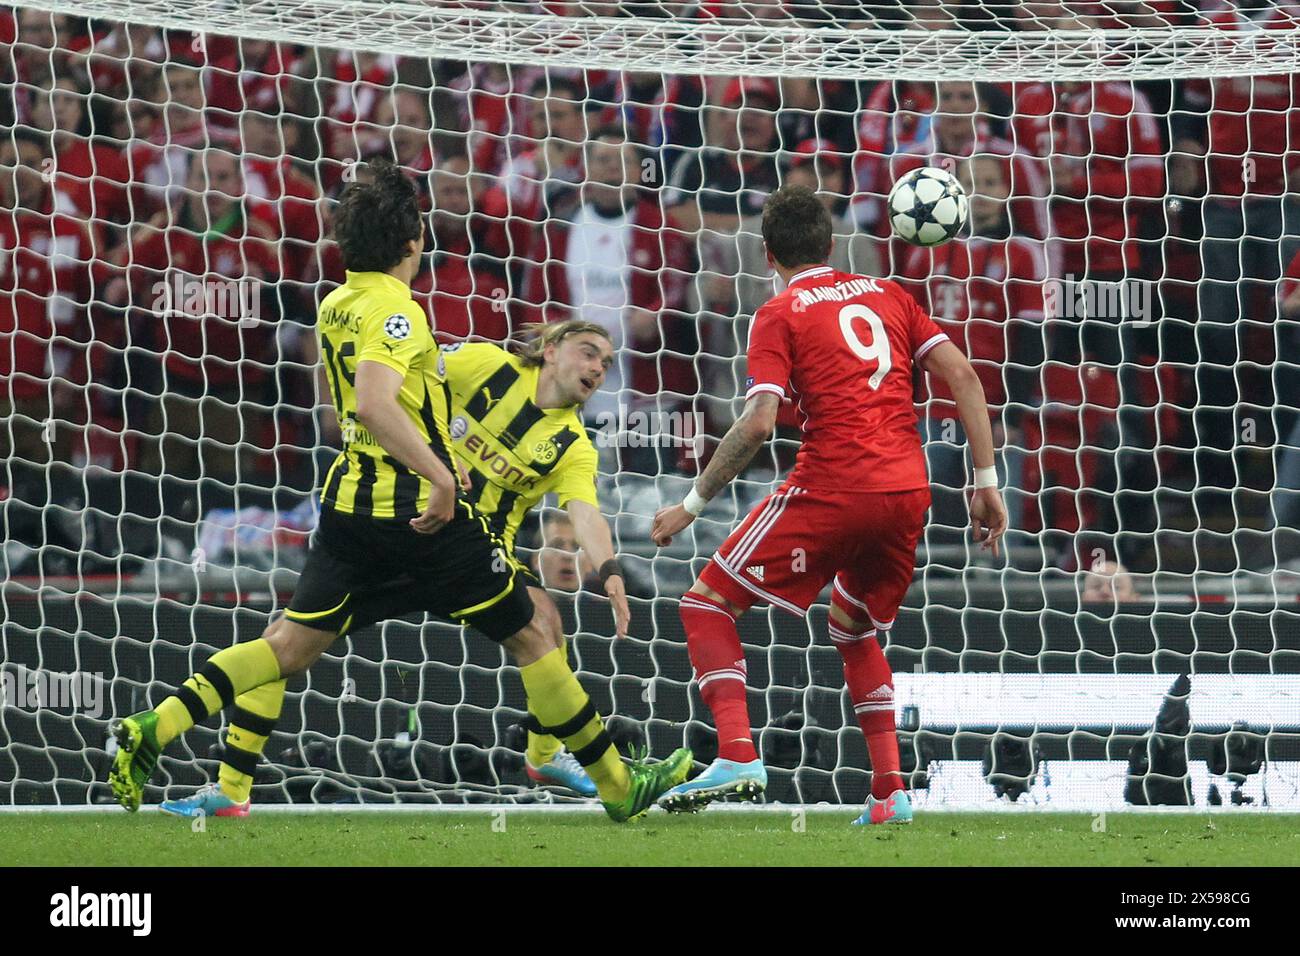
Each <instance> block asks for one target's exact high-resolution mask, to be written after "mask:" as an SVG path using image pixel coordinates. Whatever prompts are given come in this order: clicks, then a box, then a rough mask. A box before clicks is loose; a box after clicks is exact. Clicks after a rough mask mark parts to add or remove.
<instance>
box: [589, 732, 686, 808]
mask: <svg viewBox="0 0 1300 956" xmlns="http://www.w3.org/2000/svg"><path fill="white" fill-rule="evenodd" d="M694 763H695V758H694V755H693V754H692V753H691V752H690V750H689V749H687V748H686V747H680V748H678V749H677V750H674V751H673V752H672V753H671V754H669V755H668V759H667V760H660V761H658V762H656V763H650V762H649V761H647V760H645V759H634V760H629V761H628V765H627V772H628V775H629V776H630V777H631V778H632V784H631V787H630V788H629V789H628V794H627V798H626V799H625V800H623V801H621V802H620V803H608V802H605V801H601V802H602V803H603V804H604V807H605V812H606V813H608V814H609V816H610V819H611V820H613V821H614V822H615V823H627V822H628V821H629V820H635V819H636V818H637V817H639V816H640V815H641V814H643V813H645V812H646V811H647V810H648V809H650V807H652V806H654V802H655V800H657V799H658V798H659V796H660V795H661V794H663V793H664V792H666V791H668V790H670V789H672V788H673V787H675V786H677V785H678V784H679V783H681V782H682V781H683V780H685V779H686V775H687V774H688V773H690V772H691V767H692V766H694Z"/></svg>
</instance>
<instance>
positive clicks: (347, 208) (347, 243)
mask: <svg viewBox="0 0 1300 956" xmlns="http://www.w3.org/2000/svg"><path fill="white" fill-rule="evenodd" d="M421 234H422V223H421V217H420V200H419V196H418V194H417V193H416V190H415V183H413V182H412V181H411V179H410V177H409V176H407V175H406V174H405V173H403V172H402V171H401V169H399V168H398V167H397V166H395V165H393V163H392V162H390V161H389V160H387V159H376V160H372V161H370V162H367V163H366V164H365V165H364V167H362V168H360V169H358V170H357V178H356V180H355V181H354V182H352V183H350V184H349V185H348V187H347V189H345V190H343V196H342V198H340V199H339V205H338V209H337V210H336V211H335V213H334V239H335V241H336V242H337V243H338V244H339V252H341V253H342V255H343V267H344V268H345V269H347V270H348V271H350V272H387V271H388V270H389V269H391V268H393V266H395V265H397V264H398V263H399V262H401V261H402V260H403V259H405V258H406V254H407V250H406V247H407V244H408V243H409V242H410V241H411V240H412V239H419V238H420V236H421Z"/></svg>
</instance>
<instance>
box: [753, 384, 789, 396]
mask: <svg viewBox="0 0 1300 956" xmlns="http://www.w3.org/2000/svg"><path fill="white" fill-rule="evenodd" d="M759 392H772V393H773V394H776V395H780V396H781V397H782V398H785V389H783V388H782V387H781V386H780V385H773V384H772V383H771V382H759V383H758V384H757V385H751V386H750V387H749V391H747V392H746V393H745V399H746V400H749V399H751V398H753V397H754V396H755V395H757V394H758V393H759Z"/></svg>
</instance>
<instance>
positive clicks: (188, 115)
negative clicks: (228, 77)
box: [130, 63, 230, 220]
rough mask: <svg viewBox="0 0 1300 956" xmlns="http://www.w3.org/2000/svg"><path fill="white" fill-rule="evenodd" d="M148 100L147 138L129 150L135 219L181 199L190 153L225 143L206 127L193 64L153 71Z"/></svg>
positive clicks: (200, 87) (200, 88)
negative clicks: (152, 106)
mask: <svg viewBox="0 0 1300 956" xmlns="http://www.w3.org/2000/svg"><path fill="white" fill-rule="evenodd" d="M152 99H153V102H154V103H156V104H158V105H157V108H156V111H155V114H154V116H153V123H152V127H151V129H150V132H149V135H148V138H147V139H145V140H144V141H143V142H137V143H136V144H135V145H134V146H133V147H132V149H131V154H130V163H131V169H132V174H133V175H132V181H133V183H135V184H136V185H137V186H138V187H139V188H138V190H137V191H136V199H137V201H138V206H137V210H136V219H137V220H140V219H142V218H144V214H145V213H147V212H151V211H152V210H156V209H158V208H161V207H163V206H165V205H168V204H170V203H173V202H175V201H177V200H178V199H179V198H180V194H181V193H182V192H183V191H184V187H185V181H186V179H187V178H188V176H189V171H190V165H191V164H190V160H191V157H193V156H194V154H195V153H197V152H202V151H203V150H205V149H207V148H208V147H209V146H211V145H213V144H214V141H215V142H216V143H219V144H229V143H230V137H229V136H228V135H226V134H224V133H223V132H222V131H220V130H212V129H209V127H208V124H207V121H206V105H207V102H206V97H205V95H204V92H203V80H202V75H201V72H200V70H199V68H198V67H197V66H193V65H190V64H187V63H168V64H167V65H166V66H165V67H163V69H162V71H161V72H160V73H159V74H158V76H157V82H156V84H155V87H154V90H153V95H152Z"/></svg>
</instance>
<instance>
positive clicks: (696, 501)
mask: <svg viewBox="0 0 1300 956" xmlns="http://www.w3.org/2000/svg"><path fill="white" fill-rule="evenodd" d="M708 503H709V502H708V499H706V498H701V497H700V493H699V492H698V491H696V490H695V486H694V485H691V490H690V491H689V492H687V494H686V499H685V500H684V501H683V502H682V507H683V508H685V509H686V513H687V514H688V515H690V516H691V517H696V516H698V515H699V513H700V512H701V511H703V510H704V506H705V505H707V504H708Z"/></svg>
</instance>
